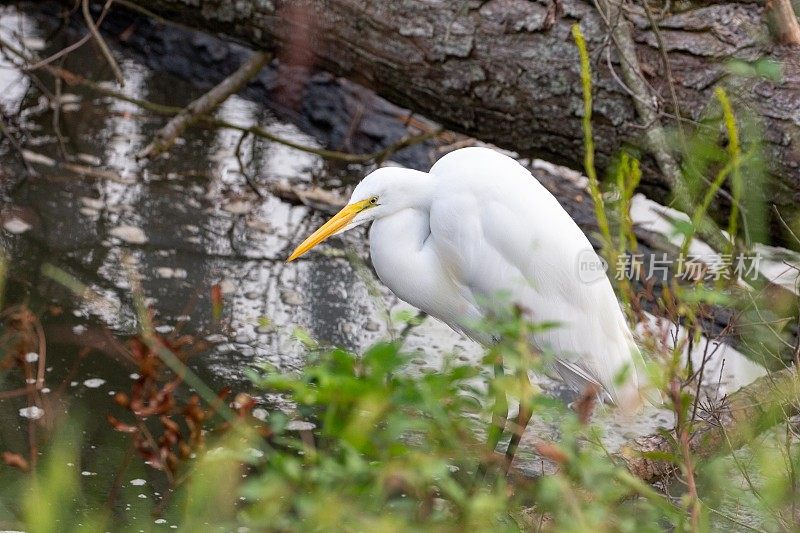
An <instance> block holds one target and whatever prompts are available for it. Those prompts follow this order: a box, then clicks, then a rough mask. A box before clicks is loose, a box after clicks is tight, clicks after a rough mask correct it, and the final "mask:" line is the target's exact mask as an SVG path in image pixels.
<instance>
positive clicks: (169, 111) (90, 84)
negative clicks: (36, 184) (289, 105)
mask: <svg viewBox="0 0 800 533" xmlns="http://www.w3.org/2000/svg"><path fill="white" fill-rule="evenodd" d="M0 48H1V49H4V50H7V51H8V52H10V53H11V54H12V55H14V56H16V57H17V58H19V59H21V60H22V61H24V62H25V63H32V62H36V61H37V59H36V58H34V57H32V56H31V55H29V54H27V53H26V52H23V51H22V50H20V49H18V48H17V47H15V46H14V45H12V44H10V43H8V42H6V41H5V40H3V39H2V38H0ZM23 70H29V68H27V67H23ZM42 70H44V71H45V72H47V73H48V74H50V75H51V76H54V77H56V78H61V79H62V80H64V82H66V83H67V84H68V85H79V86H81V87H85V88H87V89H90V90H92V91H94V92H96V93H98V94H101V95H103V96H107V97H109V98H114V99H117V100H121V101H123V102H128V103H130V104H133V105H135V106H138V107H140V108H142V109H144V110H147V111H150V112H152V113H156V114H159V115H164V116H175V115H178V114H180V113H181V112H182V111H184V108H181V107H176V106H170V105H164V104H158V103H155V102H150V101H148V100H143V99H141V98H135V97H132V96H128V95H126V94H124V93H121V92H119V91H115V90H114V89H111V88H108V87H106V86H104V85H102V84H100V83H97V82H94V81H92V80H90V79H88V78H85V77H83V76H81V75H80V74H76V73H74V72H71V71H69V70H67V69H64V68H59V67H54V66H52V65H48V64H45V65H43V66H42ZM29 75H30V73H29ZM195 119H196V123H202V124H205V125H206V126H208V127H212V128H225V129H231V130H236V131H239V132H242V133H249V134H251V135H253V136H255V137H259V138H261V139H265V140H268V141H272V142H276V143H278V144H282V145H284V146H288V147H290V148H294V149H295V150H300V151H301V152H306V153H309V154H314V155H316V156H319V157H321V158H323V159H331V160H336V161H343V162H345V163H362V164H363V163H371V162H382V161H385V160H387V159H388V158H390V157H391V156H392V155H393V154H395V153H396V152H398V151H399V150H402V149H403V148H408V147H410V146H414V145H416V144H419V143H424V142H426V141H429V140H431V139H435V138H437V137H438V136H439V135H441V134H442V133H443V132H444V131H445V130H444V128H441V127H439V128H436V129H433V130H430V131H423V132H422V133H420V134H418V135H407V136H405V137H403V138H401V139H399V140H398V141H396V142H394V143H392V144H390V145H388V146H386V147H384V148H382V149H380V150H378V151H376V152H370V153H365V154H352V153H349V152H341V151H338V150H328V149H325V148H316V147H314V146H307V145H304V144H300V143H296V142H294V141H291V140H289V139H285V138H283V137H281V136H280V135H275V134H274V133H270V132H269V131H267V130H266V129H264V128H262V127H260V126H258V125H251V126H242V125H239V124H234V123H232V122H229V121H227V120H224V119H220V118H217V117H213V116H210V115H206V114H200V115H197V116H196V117H195ZM49 166H52V165H49Z"/></svg>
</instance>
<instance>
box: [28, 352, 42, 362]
mask: <svg viewBox="0 0 800 533" xmlns="http://www.w3.org/2000/svg"><path fill="white" fill-rule="evenodd" d="M38 360H39V354H38V353H36V352H28V353H26V354H25V361H27V362H28V363H35V362H36V361H38Z"/></svg>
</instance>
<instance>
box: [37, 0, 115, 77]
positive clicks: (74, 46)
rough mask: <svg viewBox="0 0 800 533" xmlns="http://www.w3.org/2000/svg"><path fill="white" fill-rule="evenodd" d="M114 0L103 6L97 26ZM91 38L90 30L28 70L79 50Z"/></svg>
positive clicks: (40, 66) (109, 0)
mask: <svg viewBox="0 0 800 533" xmlns="http://www.w3.org/2000/svg"><path fill="white" fill-rule="evenodd" d="M113 1H114V0H108V1H107V2H106V3H105V5H104V6H103V11H101V12H100V16H99V17H97V22H96V23H95V26H96V27H99V26H100V24H102V23H103V20H104V19H105V18H106V15H107V14H108V10H109V9H110V8H111V4H112V2H113ZM91 38H92V32H91V31H90V32H89V33H87V34H86V35H84V36H83V37H81V38H80V39H78V40H77V41H75V42H74V43H72V44H71V45H69V46H67V47H65V48H62V49H61V50H59V51H58V52H56V53H54V54H53V55H51V56H49V57H46V58H45V59H42V60H41V61H39V62H38V63H36V64H34V65H31V66H30V67H28V68H27V70H28V71H33V70H36V69H38V68H42V67H43V66H45V65H48V64H50V63H52V62H53V61H55V60H56V59H58V58H60V57H64V56H65V55H67V54H69V53H70V52H73V51H75V50H77V49H78V48H80V47H81V46H83V45H84V44H86V43H87V42H89V39H91Z"/></svg>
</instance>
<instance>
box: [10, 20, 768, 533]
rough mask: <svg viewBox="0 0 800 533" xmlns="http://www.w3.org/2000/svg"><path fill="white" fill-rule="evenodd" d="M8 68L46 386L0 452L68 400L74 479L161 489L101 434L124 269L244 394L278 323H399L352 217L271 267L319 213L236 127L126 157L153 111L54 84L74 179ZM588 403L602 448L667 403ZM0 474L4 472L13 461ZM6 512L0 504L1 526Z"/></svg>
mask: <svg viewBox="0 0 800 533" xmlns="http://www.w3.org/2000/svg"><path fill="white" fill-rule="evenodd" d="M0 13H1V14H0V33H2V35H3V37H4V38H8V39H15V38H18V37H19V35H20V34H22V35H24V38H25V39H26V42H27V43H28V44H31V43H33V44H36V43H37V42H41V41H42V40H43V39H44V37H45V36H44V31H43V30H41V29H39V28H38V26H37V24H36V22H35V21H33V20H32V19H30V18H28V17H26V16H25V15H20V14H19V13H17V12H15V11H13V10H5V11H2V12H0ZM118 53H120V54H121V55H122V56H123V60H122V61H121V67H122V70H123V73H124V75H125V79H126V80H127V83H126V86H125V88H124V92H125V93H126V94H128V95H130V96H133V97H137V98H144V99H148V100H151V101H157V102H166V103H172V104H178V105H180V104H185V103H186V102H187V101H188V100H189V99H190V98H191V97H193V96H196V95H199V94H200V91H199V90H198V89H197V88H196V87H194V86H192V85H190V84H188V83H186V82H183V81H182V80H180V79H177V78H174V77H171V76H169V75H168V74H165V73H163V72H161V71H154V70H151V69H149V68H148V67H147V66H145V65H144V64H143V63H141V62H140V61H138V60H137V59H136V58H134V57H127V56H125V55H124V52H120V51H118ZM46 54H47V50H43V51H42V55H46ZM69 60H70V62H71V64H72V65H80V66H81V68H82V69H85V70H86V71H98V70H101V68H102V64H101V63H98V58H97V56H96V55H95V54H94V53H93V52H92V50H91V49H90V48H89V47H84V48H81V49H79V50H78V51H76V52H74V53H73V54H72V55H71V56H70V58H69ZM4 61H5V60H4ZM8 67H9V65H8V64H7V63H5V64H4V63H2V61H0V94H2V100H0V103H1V104H2V105H3V107H4V108H5V109H7V110H8V109H18V108H24V109H26V111H25V113H23V117H24V119H23V120H24V124H23V125H24V127H25V129H26V130H28V131H31V132H34V134H38V135H40V136H39V137H33V138H30V139H27V149H28V150H30V151H31V152H35V154H33V155H31V154H29V155H28V159H29V161H30V162H31V164H32V165H33V166H34V168H35V169H36V171H37V173H38V176H37V177H35V178H34V177H29V178H27V179H24V180H19V179H15V180H14V182H15V183H17V184H18V185H17V186H15V187H13V188H10V189H9V190H7V191H6V192H8V195H9V196H8V198H7V201H6V202H5V203H4V204H3V207H2V210H0V226H2V228H3V229H2V230H0V246H2V249H3V250H5V251H6V254H7V255H8V256H9V258H10V259H11V271H10V277H9V282H8V287H7V298H8V301H9V302H14V303H25V304H26V305H28V306H29V307H30V308H31V309H32V310H33V311H34V312H35V313H36V314H37V316H39V317H40V319H41V321H42V326H43V334H44V337H45V338H46V353H45V354H42V355H45V356H46V367H47V371H46V374H45V387H46V388H45V390H46V391H47V392H45V393H43V394H42V395H41V400H37V401H35V402H32V401H31V400H30V399H29V398H27V397H26V396H20V397H17V398H12V399H5V400H0V451H2V450H13V451H17V452H20V453H23V454H27V452H28V450H29V449H30V448H31V446H32V444H31V443H32V442H33V443H35V444H36V446H39V447H40V450H41V448H42V447H44V446H46V443H47V438H48V437H47V432H46V431H42V429H43V428H48V427H51V426H52V424H53V423H54V421H55V420H56V418H58V417H60V416H61V415H62V413H64V414H71V415H73V416H75V417H76V418H77V419H78V420H79V421H80V423H81V431H82V432H83V441H84V446H83V448H82V450H81V456H80V462H79V463H76V464H72V463H70V464H68V465H65V466H66V467H68V468H75V469H76V470H77V471H78V472H80V473H81V474H82V475H81V480H82V483H83V485H84V488H85V491H86V492H88V493H89V494H92V495H93V498H94V499H95V500H96V501H97V502H102V501H104V500H105V499H106V498H107V495H108V493H109V486H112V487H118V490H120V491H127V492H124V494H125V495H126V496H128V497H126V498H125V500H126V501H129V502H130V501H133V502H137V504H138V506H137V505H133V506H132V507H126V508H124V509H123V508H117V511H118V512H122V513H128V514H129V515H130V516H135V515H136V514H146V513H150V512H151V511H152V509H153V505H154V502H156V501H157V500H159V499H160V498H161V497H162V496H163V493H164V491H165V490H166V485H165V483H164V480H163V478H162V477H161V476H160V475H159V474H158V473H157V472H155V471H154V470H152V469H149V468H147V467H146V466H144V465H143V464H142V463H141V461H138V460H133V461H130V464H129V465H128V466H127V467H126V468H125V470H124V471H122V470H120V465H122V464H124V463H125V461H124V456H125V454H126V453H128V452H126V450H129V439H128V437H127V436H126V435H124V434H121V433H116V432H113V431H110V430H109V425H108V423H107V422H106V415H107V414H111V415H113V416H116V417H119V418H124V417H125V411H124V410H122V409H121V408H120V407H118V406H117V405H116V404H115V403H114V402H113V396H114V394H115V393H117V392H124V391H129V390H130V389H131V386H132V384H133V382H134V380H135V379H136V377H137V376H136V374H135V371H136V368H135V367H134V366H132V365H130V364H129V363H126V361H125V359H124V357H122V356H121V355H120V353H122V352H124V348H121V347H120V346H121V344H120V343H122V345H124V342H125V339H127V338H129V337H130V336H131V335H133V334H134V333H135V332H136V331H137V328H138V327H139V317H138V316H137V313H136V309H135V306H134V301H133V298H132V287H133V286H136V285H137V284H139V285H140V286H141V296H143V297H144V299H145V301H146V303H147V305H148V306H149V307H150V309H152V310H153V313H154V315H153V324H154V326H155V329H156V331H157V332H159V333H160V334H161V335H163V336H164V337H165V338H168V339H177V338H179V337H180V336H181V335H186V334H188V335H190V336H191V338H192V339H193V342H194V344H195V347H196V350H195V351H196V352H197V353H196V354H195V355H194V356H193V357H192V358H191V359H189V365H190V368H192V370H194V371H195V372H196V373H197V374H198V375H199V376H200V378H201V379H202V380H203V381H205V382H206V383H207V384H209V386H210V387H211V388H212V389H214V390H219V389H221V388H223V387H230V388H231V389H232V390H233V391H236V392H239V391H249V392H254V391H253V390H252V386H251V384H250V382H249V380H247V378H246V377H245V373H246V371H247V370H248V369H259V368H261V367H262V366H263V365H264V364H269V365H272V366H275V367H278V368H280V369H283V370H291V369H297V368H300V367H301V366H302V364H303V361H304V358H305V354H306V352H307V349H306V348H305V347H304V345H303V344H302V342H300V340H298V338H297V336H296V335H295V333H294V332H295V328H302V329H303V330H305V331H307V332H308V334H309V335H310V336H311V337H313V338H314V339H317V340H318V341H320V342H322V343H323V344H329V345H337V346H343V347H345V348H349V349H353V350H357V351H358V350H361V349H363V348H365V347H367V346H369V345H370V344H372V343H373V342H375V341H377V340H379V339H384V338H387V337H390V336H392V335H395V334H396V333H397V332H398V330H399V329H401V328H402V327H403V325H404V324H403V323H400V322H398V321H396V320H394V319H393V317H395V316H396V315H397V313H398V312H399V311H404V310H409V309H410V308H409V306H407V305H406V304H403V303H402V302H400V301H398V300H397V299H396V298H395V297H394V296H393V295H392V294H391V293H390V292H389V291H388V290H387V289H386V288H385V287H383V286H382V285H381V284H380V283H379V282H378V281H377V280H376V279H375V277H374V275H373V273H372V271H371V270H370V268H369V267H368V266H367V265H368V262H367V254H366V249H365V245H364V242H365V233H364V230H363V229H358V230H355V231H352V232H349V233H348V234H346V235H345V236H343V237H342V238H340V239H334V240H333V244H332V245H331V246H329V247H322V248H321V249H320V251H319V252H317V253H310V254H308V255H306V256H304V257H303V258H301V259H300V260H298V261H297V262H294V263H292V264H290V265H287V264H285V262H284V261H285V258H286V257H287V255H288V254H289V252H290V251H291V249H292V248H293V247H294V245H296V243H297V242H299V241H300V240H301V239H302V238H303V237H304V236H305V235H307V234H308V233H309V232H310V231H311V230H313V229H314V228H315V227H316V226H317V225H319V224H320V223H321V222H322V221H323V218H324V214H323V213H319V212H316V211H313V210H310V209H309V208H306V207H304V206H296V205H292V204H290V203H287V202H285V201H282V200H280V199H278V198H276V197H274V196H270V195H267V196H266V198H265V199H263V200H261V199H260V198H259V197H258V196H257V195H256V194H255V193H254V192H253V191H252V190H251V188H250V187H249V186H248V184H247V182H246V180H245V178H244V176H243V175H242V173H241V169H240V165H239V160H238V159H237V157H236V147H237V144H238V143H239V139H240V136H239V134H238V133H237V132H232V131H230V130H219V131H207V130H204V129H201V128H190V129H189V130H188V131H187V132H186V134H185V136H184V138H183V140H182V141H181V142H180V143H179V144H178V145H177V146H176V147H175V148H173V150H172V151H171V153H170V154H169V157H168V158H166V159H163V160H159V161H155V162H151V163H149V164H145V163H142V162H140V161H137V159H136V157H135V155H136V153H137V152H138V151H140V150H141V149H142V148H143V147H144V146H145V145H146V144H147V143H148V142H149V140H150V139H151V138H152V136H153V134H154V133H155V131H156V130H157V129H158V127H160V126H161V125H162V124H163V119H162V118H159V117H153V116H152V115H148V114H146V113H143V112H142V111H141V110H140V109H139V108H137V107H136V106H134V105H132V104H129V103H125V102H121V101H118V100H114V99H110V98H105V97H98V96H96V95H95V94H93V93H91V92H88V91H85V90H83V89H81V88H80V87H69V86H66V87H65V88H64V94H63V100H64V102H65V105H64V106H63V108H62V112H61V116H60V123H61V130H62V133H63V136H64V141H65V145H66V148H67V150H68V151H69V152H70V153H72V154H76V156H77V162H78V163H79V164H81V165H84V166H87V167H91V168H93V169H96V170H100V171H102V172H100V173H98V172H94V173H93V175H92V176H89V177H86V176H80V175H78V174H75V173H73V172H69V171H67V170H64V169H61V168H59V167H58V166H57V165H55V166H52V165H49V164H48V163H49V162H48V158H49V159H50V160H53V159H57V158H58V154H59V142H58V139H57V138H56V137H54V136H53V135H51V134H50V133H49V132H50V131H52V120H53V114H52V112H51V111H50V110H49V109H47V107H46V105H44V104H43V103H42V102H39V101H37V100H36V97H35V96H33V93H29V92H28V91H27V86H26V82H25V81H24V80H21V79H20V78H19V76H18V74H17V73H16V72H15V71H14V70H11V69H9V68H8ZM216 114H217V116H219V117H220V118H224V119H226V120H229V121H231V122H237V123H242V124H249V123H258V124H260V125H262V126H263V127H266V128H267V129H268V130H269V131H271V132H274V133H277V134H280V135H281V136H283V137H286V138H289V139H291V140H293V141H295V142H298V143H301V144H305V145H309V146H320V145H321V143H320V142H319V141H317V140H316V139H315V138H313V137H311V136H309V135H307V134H305V133H303V132H302V131H301V130H300V129H298V128H297V127H296V126H294V125H292V124H291V123H286V122H282V121H280V120H278V119H277V118H275V114H274V113H273V112H272V111H271V110H270V109H269V108H267V107H265V106H264V105H261V104H259V103H255V102H253V101H249V100H245V99H242V98H239V97H232V98H230V99H229V100H228V101H226V102H225V103H224V104H223V105H222V106H221V107H220V108H219V109H218V110H217V112H216ZM240 155H241V159H242V161H244V162H245V163H246V165H245V166H246V169H247V172H248V173H249V174H250V175H252V176H253V181H254V182H255V183H256V184H257V185H258V184H261V185H263V184H266V183H268V182H269V181H270V180H289V181H291V182H292V183H300V184H303V183H306V184H307V183H311V182H315V183H319V184H321V185H323V186H326V187H330V188H336V187H340V186H341V185H342V184H348V183H354V182H355V181H357V180H358V179H359V178H360V177H361V176H363V175H364V173H365V172H367V171H368V170H369V169H368V168H366V167H363V166H359V165H346V166H343V165H340V164H332V163H329V162H326V161H324V160H322V159H320V158H318V157H316V156H313V155H310V154H307V153H303V152H299V151H297V150H293V149H290V148H287V147H285V146H283V145H280V144H275V143H270V142H265V141H257V142H251V141H249V140H248V141H246V142H244V143H242V145H241V153H240ZM0 157H2V167H3V168H5V169H6V172H7V173H9V174H11V173H13V174H14V175H15V176H19V175H20V174H21V173H22V172H24V170H23V168H22V166H21V164H20V162H19V158H18V156H17V155H16V154H15V153H13V152H12V151H8V150H7V151H6V152H4V153H3V155H2V156H0ZM43 163H44V164H43ZM577 190H578V191H580V188H579V189H577ZM344 251H346V253H345V252H344ZM353 258H356V259H355V260H354V259H353ZM43 265H52V266H54V267H56V268H57V269H58V270H60V271H64V272H66V273H68V274H69V275H70V276H72V277H74V278H75V279H77V280H79V281H80V282H81V283H83V284H85V285H86V286H88V287H89V289H90V291H91V297H89V298H87V297H86V295H85V294H83V295H81V294H76V293H75V292H74V291H73V290H71V289H69V288H66V287H65V286H64V285H63V284H61V283H58V282H56V281H54V280H53V279H52V276H48V275H45V274H43V273H42V267H43ZM215 286H216V287H218V288H219V290H220V292H221V293H222V296H223V308H222V314H221V317H220V319H219V320H217V319H215V317H214V312H213V303H212V296H211V295H212V290H213V289H212V288H213V287H215ZM115 339H116V340H115ZM119 339H121V340H119ZM406 346H407V347H408V348H409V349H411V350H418V351H420V356H419V357H417V358H415V360H414V363H413V364H412V365H411V366H412V367H413V368H412V370H413V371H416V372H426V371H432V370H434V369H435V368H436V367H437V365H438V363H439V361H440V357H441V354H449V353H454V354H456V356H457V357H459V358H460V359H462V360H465V361H474V360H475V359H476V358H477V357H479V356H480V349H479V347H478V346H476V345H475V344H474V343H471V342H470V341H468V340H465V339H463V338H461V337H459V336H458V335H456V334H455V333H453V332H452V331H451V330H450V329H449V328H447V327H446V326H444V325H443V324H441V323H439V322H437V321H435V320H431V319H429V320H427V321H425V322H424V323H423V324H422V325H421V326H419V327H418V328H416V329H415V330H414V331H413V332H412V333H411V335H410V336H409V338H408V340H407V344H406ZM39 351H41V350H39ZM32 353H34V355H36V358H34V357H33V356H31V363H33V362H34V360H35V359H38V357H39V356H40V354H39V353H38V352H32ZM729 356H730V355H729ZM750 370H753V369H750ZM759 373H760V371H759V370H758V369H754V370H753V373H752V376H750V375H748V376H747V377H745V376H741V379H743V380H745V379H752V378H753V377H755V376H757V375H759ZM542 382H543V384H544V386H545V388H546V389H547V390H550V391H552V392H554V393H556V394H563V393H564V391H563V388H562V387H560V386H559V385H558V384H555V383H553V382H551V381H549V380H546V379H542ZM744 382H746V381H744ZM23 384H24V382H22V381H21V378H20V376H19V375H18V373H16V372H14V373H9V372H2V373H0V391H2V390H11V389H14V388H17V387H20V386H22V385H23ZM741 384H743V383H738V385H741ZM734 388H735V387H734ZM254 393H257V392H254ZM258 400H259V401H260V402H261V403H268V402H269V401H270V399H268V398H263V397H259V398H258ZM599 416H600V417H601V420H603V421H604V423H605V424H606V426H607V428H608V433H609V434H608V437H607V443H608V444H609V446H611V447H612V448H613V447H615V446H617V445H619V443H621V442H623V441H624V440H626V439H628V438H630V437H632V436H635V435H639V434H644V433H649V432H651V431H653V429H654V428H656V427H669V426H670V424H671V423H672V418H671V415H669V413H666V412H663V411H658V410H655V409H649V410H648V411H647V412H646V413H644V414H643V415H642V416H640V417H639V418H638V419H635V420H630V419H622V418H619V417H618V416H617V415H614V414H611V413H608V412H606V413H601V414H600V415H599ZM551 432H552V428H547V427H544V426H543V425H542V424H537V423H536V421H534V423H533V424H532V426H531V428H530V429H529V431H528V434H527V436H526V438H525V439H524V440H523V443H522V448H521V450H520V454H519V455H520V461H519V466H520V467H521V468H522V469H523V470H526V471H529V472H531V473H539V472H540V471H541V470H542V468H543V466H542V463H541V462H540V461H539V460H538V458H537V457H535V456H534V455H533V454H532V453H531V452H530V451H529V450H530V448H529V447H527V448H526V443H529V442H530V439H533V438H540V437H542V436H546V435H547V434H549V433H551ZM3 475H4V476H8V477H14V479H15V480H17V481H19V479H21V477H20V474H18V473H16V472H15V471H10V472H9V471H6V473H4V474H3ZM2 485H4V487H5V488H3V487H0V493H2V492H3V491H6V490H9V491H10V490H13V487H14V483H11V482H9V483H3V484H2ZM115 490H116V489H115ZM6 497H12V495H10V494H3V496H2V497H0V502H2V501H8V500H5V498H6ZM8 512H9V511H8V510H6V509H2V508H0V526H2V525H3V524H4V521H5V520H7V519H8Z"/></svg>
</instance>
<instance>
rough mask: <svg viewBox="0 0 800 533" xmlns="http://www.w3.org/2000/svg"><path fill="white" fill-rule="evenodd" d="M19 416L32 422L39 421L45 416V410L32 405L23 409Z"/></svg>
mask: <svg viewBox="0 0 800 533" xmlns="http://www.w3.org/2000/svg"><path fill="white" fill-rule="evenodd" d="M19 416H21V417H22V418H27V419H30V420H38V419H40V418H42V416H44V409H42V408H41V407H37V406H35V405H31V406H30V407H23V408H22V409H20V410H19Z"/></svg>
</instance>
